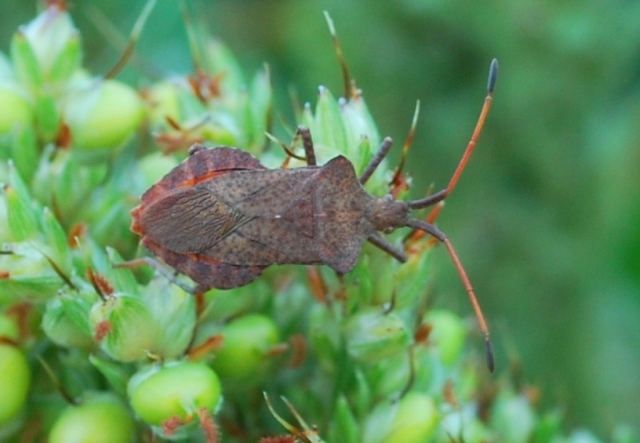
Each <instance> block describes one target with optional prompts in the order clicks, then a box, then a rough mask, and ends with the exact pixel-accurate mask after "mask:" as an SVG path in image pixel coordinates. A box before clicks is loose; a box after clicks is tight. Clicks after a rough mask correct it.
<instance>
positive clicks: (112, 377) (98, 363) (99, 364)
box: [89, 354, 131, 397]
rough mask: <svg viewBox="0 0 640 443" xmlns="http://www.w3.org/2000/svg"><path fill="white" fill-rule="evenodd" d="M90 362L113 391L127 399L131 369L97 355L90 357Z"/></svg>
mask: <svg viewBox="0 0 640 443" xmlns="http://www.w3.org/2000/svg"><path fill="white" fill-rule="evenodd" d="M89 362H90V363H91V364H92V365H93V366H94V367H95V368H96V369H97V370H98V371H100V373H101V374H102V375H103V376H104V378H105V379H106V380H107V382H108V383H109V386H110V387H111V389H112V390H113V391H114V392H115V393H116V394H118V396H121V397H126V395H127V383H128V382H129V378H130V377H131V371H130V368H129V367H128V366H126V365H123V364H121V363H119V362H115V361H113V360H109V359H107V358H102V357H100V356H98V355H97V354H91V355H89Z"/></svg>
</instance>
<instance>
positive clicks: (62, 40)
mask: <svg viewBox="0 0 640 443" xmlns="http://www.w3.org/2000/svg"><path fill="white" fill-rule="evenodd" d="M22 38H24V39H25V40H26V43H27V44H28V47H29V49H30V50H31V51H30V52H31V53H30V54H28V53H27V51H26V49H25V48H24V42H21V41H17V42H16V40H21V39H22ZM14 42H15V44H16V48H15V50H13V49H14V47H13V45H12V54H11V55H12V59H13V63H14V65H15V66H16V73H17V75H18V77H19V78H20V79H21V81H23V82H25V83H26V84H28V85H30V86H32V87H33V86H36V85H37V84H38V82H34V80H35V79H37V78H38V77H40V79H41V81H42V80H43V81H47V82H59V81H66V80H67V79H68V78H69V77H70V76H71V74H72V73H73V71H74V70H75V69H76V68H77V67H79V66H80V62H81V54H80V41H79V35H78V30H77V29H76V28H75V27H74V26H73V22H72V21H71V17H70V16H69V13H68V12H67V11H65V10H62V9H60V8H59V7H58V6H55V5H54V6H50V7H48V8H47V9H45V10H44V11H42V12H41V13H40V14H38V16H37V17H36V18H35V19H33V20H32V21H31V22H30V23H28V24H26V25H24V26H22V27H21V28H20V30H19V31H18V32H17V33H16V34H15V36H14ZM32 57H34V58H35V60H36V62H37V65H36V66H35V67H34V66H33V60H32V59H31V58H32Z"/></svg>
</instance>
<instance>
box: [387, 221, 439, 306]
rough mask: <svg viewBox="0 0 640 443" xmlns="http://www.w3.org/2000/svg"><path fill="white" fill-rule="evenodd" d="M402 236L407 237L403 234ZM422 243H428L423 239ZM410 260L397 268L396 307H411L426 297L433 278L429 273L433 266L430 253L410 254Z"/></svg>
mask: <svg viewBox="0 0 640 443" xmlns="http://www.w3.org/2000/svg"><path fill="white" fill-rule="evenodd" d="M402 235H405V234H404V233H402ZM421 241H426V239H423V240H421ZM408 256H409V257H408V260H407V262H406V263H403V264H402V266H398V267H397V268H396V273H395V279H396V284H395V295H396V299H395V302H396V306H397V307H398V308H401V307H404V306H409V305H411V304H412V303H414V302H415V301H416V300H418V299H419V298H420V297H423V296H424V293H425V289H424V288H426V287H427V283H428V282H429V278H431V275H432V272H429V271H430V269H429V266H430V265H431V260H430V254H429V251H422V252H420V253H418V254H411V253H410V254H408Z"/></svg>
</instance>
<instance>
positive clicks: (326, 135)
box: [309, 86, 349, 155]
mask: <svg viewBox="0 0 640 443" xmlns="http://www.w3.org/2000/svg"><path fill="white" fill-rule="evenodd" d="M314 117H315V118H314V122H313V124H312V125H311V127H310V128H309V129H310V130H311V134H312V136H313V139H314V142H315V143H316V144H318V145H325V146H332V147H334V148H335V149H337V150H338V151H339V152H340V153H342V154H345V155H347V154H348V152H349V144H348V141H347V137H346V134H345V129H344V123H343V120H342V115H340V107H339V106H338V102H337V100H336V99H335V97H334V96H333V94H331V91H329V90H328V89H327V88H325V87H323V86H321V87H320V93H319V96H318V102H317V103H316V112H315V116H314Z"/></svg>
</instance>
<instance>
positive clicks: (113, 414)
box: [48, 393, 134, 443]
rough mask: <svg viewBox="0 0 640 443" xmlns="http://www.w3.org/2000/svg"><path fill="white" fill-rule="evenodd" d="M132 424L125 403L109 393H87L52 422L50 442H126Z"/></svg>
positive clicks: (130, 439)
mask: <svg viewBox="0 0 640 443" xmlns="http://www.w3.org/2000/svg"><path fill="white" fill-rule="evenodd" d="M133 437H134V423H133V420H132V419H131V415H130V413H129V411H128V410H127V408H126V406H125V405H124V404H123V403H122V402H121V401H120V400H119V399H118V398H117V397H116V396H115V395H113V394H111V393H100V394H94V395H91V396H87V397H86V398H85V399H84V400H83V401H82V403H80V404H79V405H72V406H68V407H67V408H66V409H65V411H64V412H63V413H62V414H60V416H59V417H58V419H57V420H56V421H55V423H54V425H53V427H52V428H51V432H50V433H49V440H48V441H49V443H84V442H91V443H129V442H131V441H132V439H133Z"/></svg>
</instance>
